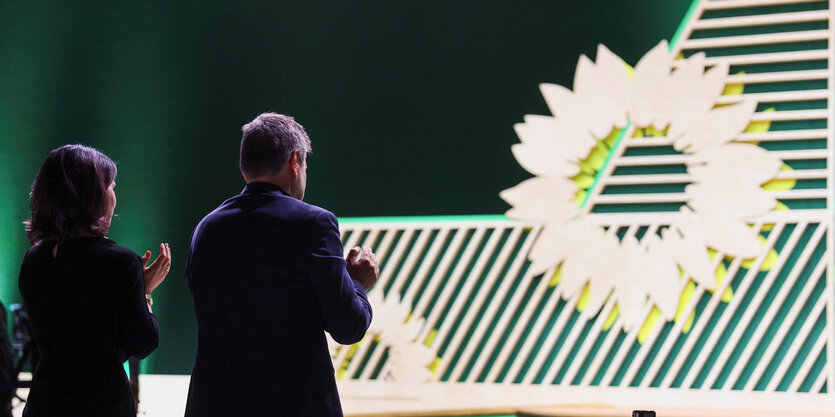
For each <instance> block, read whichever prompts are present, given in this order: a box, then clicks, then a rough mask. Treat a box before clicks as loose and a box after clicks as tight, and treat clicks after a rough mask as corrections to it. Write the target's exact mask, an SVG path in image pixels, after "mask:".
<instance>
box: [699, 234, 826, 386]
mask: <svg viewBox="0 0 835 417" xmlns="http://www.w3.org/2000/svg"><path fill="white" fill-rule="evenodd" d="M825 230H826V228H824V227H818V228H817V229H816V230H815V233H814V234H813V235H812V237H811V238H810V239H809V241H808V242H806V243H805V245H806V247H805V248H804V250H803V252H802V253H801V254H800V257H798V259H797V260H796V261H795V262H796V263H795V265H799V266H795V267H793V268H792V269H791V270H790V271H789V274H788V276H787V277H786V278H785V280H784V281H783V282H782V283H781V284H780V289H779V290H778V291H777V294H776V295H775V296H774V298H773V299H771V300H769V301H768V305H769V307H768V309H767V310H766V312H765V314H764V315H763V317H762V318H761V319H760V324H759V325H758V326H757V327H756V328H755V330H754V333H753V334H752V335H751V337H750V338H748V339H747V340H745V341H742V340H740V338H741V337H742V334H743V332H744V331H745V329H746V328H747V327H748V325H749V323H750V322H751V320H753V319H754V313H755V312H756V309H753V308H751V309H748V310H746V311H745V313H744V314H743V316H742V318H741V319H740V320H739V322H737V324H736V328H735V329H734V332H733V333H731V337H730V338H729V339H728V342H727V343H725V345H724V346H723V347H722V351H721V352H720V354H719V357H718V359H717V360H716V365H714V366H713V368H712V369H711V370H710V372H709V373H708V375H707V378H706V379H705V383H704V384H703V385H702V389H703V390H705V389H709V387H712V386H714V384H715V383H716V380H717V378H718V377H719V373H720V371H721V370H722V368H724V366H725V364H726V363H727V362H728V358H729V357H730V355H731V354H732V353H733V350H734V348H735V347H736V346H737V345H738V344H739V343H745V347H744V348H743V350H742V355H741V356H740V357H741V358H750V357H751V355H752V354H753V352H754V349H756V348H757V345H759V344H760V343H762V340H763V336H764V335H765V332H766V330H768V327H769V324H771V322H772V321H773V320H774V318H775V315H776V314H777V312H778V311H779V310H780V307H781V306H782V305H783V303H784V302H785V301H786V297H788V295H789V293H790V292H791V289H792V287H793V286H794V284H795V282H797V278H798V277H799V276H800V272H801V270H802V269H803V267H805V266H806V264H807V263H808V262H814V260H813V261H810V259H809V258H810V257H811V256H812V253H814V251H815V247H817V245H818V243H819V242H820V240H821V239H822V238H823V235H824V231H825ZM772 285H777V284H776V283H772ZM812 287H814V280H809V281H808V282H807V285H806V289H804V292H803V293H801V296H799V297H798V298H797V303H798V304H801V305H802V303H803V302H805V301H806V300H805V298H804V297H802V295H804V294H805V296H806V297H808V294H809V292H811V291H812ZM770 288H771V286H769V287H765V282H763V286H761V287H760V290H759V291H758V292H757V294H756V295H755V296H754V299H753V300H752V301H751V303H752V305H762V304H763V303H764V302H765V297H766V294H767V293H768V290H770ZM795 314H797V313H795ZM789 317H791V314H790V316H789ZM746 362H747V360H740V361H737V362H736V363H735V364H732V365H733V368H732V369H731V373H730V374H729V375H728V378H727V380H726V381H727V382H726V383H730V384H735V383H736V381H737V380H738V379H739V378H740V374H741V373H742V371H743V369H744V368H745V366H746ZM759 376H760V375H758V374H757V373H756V372H755V373H753V374H752V375H751V376H750V379H749V382H750V381H751V380H758V379H759ZM755 382H756V381H755Z"/></svg>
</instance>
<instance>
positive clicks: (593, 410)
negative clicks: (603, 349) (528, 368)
mask: <svg viewBox="0 0 835 417" xmlns="http://www.w3.org/2000/svg"><path fill="white" fill-rule="evenodd" d="M646 409H650V410H654V411H655V413H656V415H657V416H658V417H786V416H787V415H791V416H792V417H835V413H808V412H791V413H790V414H787V413H786V412H785V411H768V410H721V409H715V408H651V407H647V408H646ZM506 414H512V415H517V414H519V415H524V416H526V417H527V416H531V417H629V416H631V415H632V408H625V407H613V406H606V405H564V406H549V407H524V408H519V409H516V408H489V409H473V410H464V411H461V410H459V411H432V412H422V413H415V412H404V413H382V414H380V413H372V414H346V415H345V416H346V417H384V416H385V417H461V416H487V415H506Z"/></svg>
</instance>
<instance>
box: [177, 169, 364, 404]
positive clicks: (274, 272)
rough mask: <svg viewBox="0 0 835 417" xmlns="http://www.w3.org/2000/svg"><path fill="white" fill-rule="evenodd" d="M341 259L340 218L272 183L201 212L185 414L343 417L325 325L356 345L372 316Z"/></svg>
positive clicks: (192, 272)
mask: <svg viewBox="0 0 835 417" xmlns="http://www.w3.org/2000/svg"><path fill="white" fill-rule="evenodd" d="M345 266H346V263H345V259H344V258H343V249H342V242H341V241H340V238H339V230H338V227H337V222H336V217H335V216H334V215H333V214H332V213H330V212H328V211H327V210H324V209H322V208H319V207H316V206H313V205H310V204H307V203H304V202H302V201H300V200H297V199H295V198H293V197H290V196H289V195H287V194H286V193H284V192H283V191H282V190H281V189H279V188H278V187H276V186H274V185H271V184H267V183H250V184H248V185H247V186H246V188H244V190H243V192H242V193H241V194H239V195H237V196H235V197H232V198H230V199H228V200H226V201H225V202H223V204H221V205H220V207H218V208H217V209H215V210H214V211H213V212H211V213H209V214H208V215H207V216H206V217H205V218H203V220H202V221H201V222H200V224H198V225H197V227H196V228H195V230H194V233H193V235H192V238H191V246H190V248H189V254H188V266H187V273H188V279H189V288H190V289H191V292H192V295H193V296H194V308H195V312H196V314H197V328H198V341H197V356H196V358H195V361H194V369H193V371H192V374H191V384H190V386H189V393H188V403H187V405H186V417H207V416H223V417H228V416H341V415H342V407H341V405H340V402H339V394H338V393H337V390H336V380H335V378H334V370H333V366H332V365H331V359H330V354H329V352H328V347H327V342H326V340H325V334H324V332H325V331H327V332H328V333H330V334H331V336H332V337H333V338H334V340H336V341H337V342H339V343H342V344H351V343H356V342H358V341H359V340H360V339H362V338H363V336H364V335H365V331H366V329H368V325H369V324H370V323H371V305H370V304H369V303H368V299H367V297H366V294H365V290H364V289H363V288H362V286H361V285H360V284H359V283H357V282H356V281H354V280H352V279H351V277H350V275H348V272H347V271H346V269H345Z"/></svg>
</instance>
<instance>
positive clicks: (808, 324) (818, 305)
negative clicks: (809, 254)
mask: <svg viewBox="0 0 835 417" xmlns="http://www.w3.org/2000/svg"><path fill="white" fill-rule="evenodd" d="M825 259H826V254H824V257H823V258H818V259H817V260H816V261H817V266H815V269H814V271H812V273H811V275H810V279H809V280H808V281H807V282H806V285H805V286H804V288H803V293H801V294H800V295H799V296H798V297H797V302H793V303H794V304H795V305H794V306H793V308H792V310H791V311H790V312H789V314H788V315H787V316H786V317H785V318H784V319H783V323H781V324H780V327H779V329H778V330H777V332H776V334H775V335H774V337H773V339H772V340H771V341H769V345H768V348H767V349H766V351H765V352H764V353H763V355H762V357H761V360H760V361H759V362H758V363H757V365H756V367H755V368H754V370H753V372H752V373H751V376H750V377H749V378H748V383H747V384H746V385H745V388H744V389H746V390H753V389H754V387H755V386H756V385H757V384H759V383H760V379H762V374H763V373H764V372H765V369H766V368H767V367H768V365H770V364H772V363H775V361H774V356H775V355H776V354H777V349H778V348H779V347H780V344H781V343H782V342H783V340H785V338H786V336H787V333H788V332H789V331H790V330H791V328H792V326H794V325H796V324H795V323H794V322H795V321H796V320H797V316H798V315H799V314H800V312H801V309H802V307H803V306H804V305H805V304H806V302H807V300H808V299H809V298H810V297H811V292H812V289H813V288H814V287H815V286H816V285H817V283H818V277H820V276H821V274H823V273H824V270H825V269H826V260H825ZM825 306H826V297H824V296H823V295H822V294H821V295H820V296H818V298H817V301H815V305H814V307H813V308H812V310H811V311H810V313H809V316H808V317H818V316H820V313H821V312H822V311H823V308H824V307H825ZM812 324H814V320H806V321H804V322H803V324H802V325H801V326H800V329H799V331H798V333H797V335H795V336H794V340H795V342H798V341H803V340H805V339H806V338H807V337H808V333H809V331H810V330H811V329H812ZM804 332H805V333H804ZM793 347H794V346H791V347H789V349H788V352H787V354H786V355H784V357H783V359H782V361H780V362H779V365H778V367H777V369H776V370H775V372H774V374H773V375H772V376H771V379H770V381H769V383H768V385H767V386H766V387H768V386H774V387H776V386H777V384H778V383H779V382H780V379H781V378H780V377H779V375H783V373H785V369H784V370H783V371H782V372H780V367H781V366H783V365H786V367H788V364H790V363H791V361H790V360H786V358H794V357H795V355H796V354H797V350H796V349H795V350H793V349H792V348H793ZM797 347H798V349H799V347H800V345H799V344H798V345H797ZM772 390H773V389H772Z"/></svg>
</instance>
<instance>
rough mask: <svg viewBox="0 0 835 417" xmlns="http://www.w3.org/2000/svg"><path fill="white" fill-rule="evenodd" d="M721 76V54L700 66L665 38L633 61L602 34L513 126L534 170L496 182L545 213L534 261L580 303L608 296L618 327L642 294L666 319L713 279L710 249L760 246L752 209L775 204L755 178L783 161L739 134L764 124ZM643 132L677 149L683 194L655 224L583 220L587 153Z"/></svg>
mask: <svg viewBox="0 0 835 417" xmlns="http://www.w3.org/2000/svg"><path fill="white" fill-rule="evenodd" d="M674 64H675V65H674ZM727 77H728V66H727V65H724V64H716V65H714V66H713V67H712V68H710V69H707V70H706V67H705V56H704V54H701V53H700V54H696V55H693V56H691V57H690V58H687V59H684V60H676V58H675V57H674V56H673V55H672V54H671V53H670V52H669V49H668V45H667V42H666V41H663V42H661V43H660V44H659V45H658V46H656V47H655V48H653V49H652V50H650V51H649V52H648V53H647V54H646V55H644V57H643V58H641V59H640V61H639V62H638V64H637V65H636V66H635V68H634V70H633V69H632V68H631V67H629V66H628V65H626V64H625V62H624V61H623V60H622V59H620V58H619V57H618V56H616V55H615V54H613V53H612V52H611V51H609V50H608V49H607V48H606V47H604V46H603V45H600V47H599V49H598V52H597V61H596V62H592V61H591V60H590V59H588V58H587V57H585V56H581V57H580V60H579V62H578V64H577V70H576V75H575V80H574V90H573V91H571V90H569V89H567V88H565V87H562V86H559V85H552V84H543V85H542V86H541V90H542V94H543V96H544V98H545V101H546V103H547V105H548V107H549V109H550V111H551V113H552V114H553V116H536V115H527V116H525V118H524V123H520V124H517V125H516V126H515V127H516V132H517V134H518V136H519V139H520V141H521V143H519V144H516V145H513V147H512V151H513V155H514V156H515V157H516V160H517V161H518V162H519V164H520V165H521V166H522V167H523V168H524V169H526V170H527V171H528V172H530V173H531V174H533V175H535V177H534V178H531V179H528V180H526V181H523V182H522V183H520V184H518V185H516V186H515V187H513V188H510V189H507V190H504V191H502V192H501V194H500V195H501V197H502V198H503V199H504V200H505V201H507V202H508V203H509V204H510V205H511V206H512V208H511V209H510V210H509V211H508V212H507V216H508V217H510V218H515V219H520V220H533V221H539V222H542V223H543V224H544V227H543V229H542V232H541V233H540V235H539V236H538V238H537V240H536V242H535V244H534V245H533V247H532V248H531V251H530V253H529V254H528V257H529V259H530V261H531V266H530V268H531V270H532V271H531V272H533V273H534V274H539V273H544V272H546V271H555V273H554V276H555V278H554V282H556V281H557V280H558V281H559V287H558V288H557V292H558V293H559V294H560V295H561V296H562V297H564V298H569V297H573V296H578V295H579V294H580V293H583V294H584V297H583V298H584V299H585V302H586V303H587V304H585V306H584V308H583V311H584V313H585V314H586V315H594V314H596V313H597V312H598V311H599V310H600V309H601V307H602V306H603V304H604V303H605V302H606V300H607V299H608V298H609V297H613V298H614V300H613V301H614V302H615V303H616V307H617V309H618V311H619V312H620V315H621V318H622V320H623V327H624V329H625V330H627V331H629V330H630V329H633V328H634V327H635V326H639V325H641V323H642V322H643V321H644V319H645V318H646V317H645V316H644V315H642V314H645V313H642V312H643V311H644V306H645V303H646V302H647V300H649V302H651V303H652V304H654V306H655V309H654V310H653V311H657V313H658V314H659V316H660V317H661V318H663V319H665V320H673V319H674V317H675V316H676V314H677V311H678V310H679V303H680V300H681V299H682V294H683V293H686V292H687V288H688V285H690V286H691V287H690V289H691V290H692V288H693V287H692V285H701V286H704V287H705V289H706V290H711V291H712V290H714V289H715V288H716V284H717V271H716V263H715V262H714V261H712V255H713V254H715V253H717V252H718V253H721V254H723V256H725V257H729V258H741V259H751V258H754V257H756V256H757V255H758V254H759V253H760V252H761V251H762V249H763V247H762V243H761V240H762V238H761V236H759V235H758V232H757V231H755V230H752V228H751V227H750V224H751V223H752V221H751V220H752V219H753V218H755V217H757V216H760V215H763V214H765V213H767V212H769V211H772V210H774V209H775V208H779V207H778V204H779V203H778V202H777V201H776V200H775V199H774V198H773V197H771V196H770V195H769V193H767V192H766V191H765V190H764V189H763V184H768V183H769V181H770V180H772V179H773V178H774V177H775V175H776V174H777V172H778V171H779V170H780V169H781V168H782V169H786V168H788V167H787V166H784V165H783V163H782V161H781V160H780V159H779V158H777V157H775V156H772V155H770V154H769V153H768V152H767V151H766V150H764V149H762V148H760V147H759V146H756V144H752V143H743V142H740V141H738V140H737V139H738V137H739V135H740V133H742V132H743V131H746V128H747V129H748V131H750V129H752V128H754V129H757V130H759V129H761V128H763V126H755V125H752V124H751V117H752V115H753V113H754V111H755V108H756V103H755V102H752V101H743V100H740V101H739V102H737V103H735V104H731V105H723V106H720V105H717V101H718V99H719V97H720V96H722V94H723V92H725V94H728V91H727V90H726V87H727V85H726V84H727ZM765 129H766V130H767V129H768V127H767V126H765ZM646 132H651V135H653V136H666V137H667V138H668V139H669V140H670V142H671V143H672V145H673V148H674V149H675V151H677V152H679V153H682V154H683V155H684V158H685V161H686V162H685V165H686V168H687V173H688V175H689V184H688V185H686V187H685V188H684V193H685V195H686V202H685V203H686V204H685V205H683V206H682V207H681V208H680V210H679V211H678V212H675V214H674V215H673V216H672V219H673V220H671V221H670V222H669V224H665V225H664V227H663V228H661V229H660V230H661V231H660V232H658V233H647V234H646V235H644V236H643V238H642V239H641V241H640V242H639V241H638V240H637V239H636V238H634V237H629V236H627V237H625V238H624V239H623V240H622V241H621V240H620V239H619V238H618V237H617V235H616V232H615V231H614V230H613V228H610V229H604V228H602V227H600V226H598V225H597V223H595V222H594V221H592V220H593V219H592V216H595V213H594V212H593V211H592V207H593V205H594V204H593V202H594V201H593V200H594V195H595V194H593V191H595V190H593V189H591V188H593V184H594V183H595V182H596V180H595V175H598V176H599V175H600V174H601V173H600V172H595V170H594V169H589V166H588V165H589V164H591V165H593V167H594V168H599V167H600V165H602V164H603V161H604V160H606V159H607V157H608V155H609V153H610V152H613V151H614V150H615V149H616V148H617V147H618V146H623V145H622V144H621V142H622V141H621V139H622V138H635V137H641V136H646V135H647V133H646ZM784 185H785V184H784ZM793 186H794V184H793V183H792V184H788V188H791V187H793ZM783 207H784V206H783ZM645 214H646V216H647V218H646V223H644V224H648V223H652V222H654V220H653V217H652V216H653V213H645ZM640 215H641V214H640V213H630V216H633V217H630V218H634V216H640ZM601 259H603V260H605V261H602V262H601V261H600V260H601ZM721 266H722V265H721V263H720V267H721ZM681 276H685V277H689V279H681V278H680V277H681ZM691 293H692V291H691ZM726 301H727V300H726ZM676 318H677V317H676ZM677 319H678V318H677Z"/></svg>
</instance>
